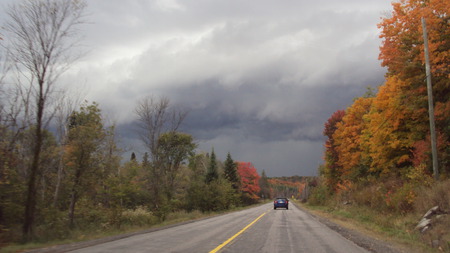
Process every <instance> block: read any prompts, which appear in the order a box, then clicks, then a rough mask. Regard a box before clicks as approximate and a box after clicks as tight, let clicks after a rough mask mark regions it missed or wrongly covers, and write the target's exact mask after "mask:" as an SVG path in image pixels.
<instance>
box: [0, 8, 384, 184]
mask: <svg viewBox="0 0 450 253" xmlns="http://www.w3.org/2000/svg"><path fill="white" fill-rule="evenodd" d="M0 2H3V3H8V2H14V1H12V0H0ZM87 2H88V7H87V12H88V14H89V15H88V20H89V21H90V24H88V25H85V26H83V29H82V30H81V32H82V33H83V34H84V36H85V39H84V40H83V44H84V45H85V47H86V48H88V49H89V53H88V54H87V55H86V56H85V57H83V58H82V59H81V60H80V61H78V62H77V64H75V65H74V66H73V67H72V69H71V70H70V71H69V72H67V73H66V75H65V76H64V77H63V78H62V82H64V83H66V84H70V85H76V86H80V87H84V88H82V90H83V93H84V94H85V95H86V97H87V99H88V100H89V101H96V102H98V103H99V104H100V106H101V108H102V110H103V112H104V113H105V115H106V116H107V117H108V118H109V119H110V120H111V121H114V122H115V123H116V124H117V126H118V131H119V135H120V136H121V138H122V141H121V143H122V145H123V146H124V147H127V148H129V149H130V150H132V151H134V152H136V153H137V155H138V157H139V156H141V155H142V153H143V150H142V145H141V144H140V141H139V139H138V136H137V134H135V132H134V130H135V129H134V127H133V121H135V120H136V116H135V114H134V113H133V110H134V107H135V106H136V102H137V101H138V100H139V99H140V98H142V97H144V96H147V95H154V96H166V97H168V98H170V100H171V102H172V104H176V105H180V106H183V107H185V108H186V109H188V110H189V111H190V112H189V115H188V117H187V119H186V121H185V124H184V126H183V129H182V130H183V131H184V132H187V133H190V134H192V135H193V136H194V137H195V139H196V141H197V142H198V144H199V151H206V152H209V151H210V150H211V148H214V150H215V152H216V155H217V156H218V158H219V159H221V160H224V159H225V158H226V154H227V152H230V153H231V155H232V157H233V159H234V160H237V161H246V162H252V163H253V164H254V166H255V167H256V168H257V169H258V171H259V172H260V173H261V171H262V170H265V171H266V174H267V175H268V176H292V175H301V176H311V175H316V174H317V168H318V166H319V165H320V164H321V163H323V161H322V157H323V149H324V148H323V144H324V137H323V135H322V131H323V125H324V123H325V121H326V120H327V119H328V118H329V117H330V115H331V114H332V113H333V112H334V111H336V110H339V109H345V108H346V107H347V106H349V105H350V104H351V103H352V101H353V98H355V97H358V96H361V95H363V94H364V93H365V91H366V87H367V86H369V85H370V86H372V87H377V86H379V85H380V84H381V83H382V82H383V80H384V73H385V69H383V68H382V67H381V66H380V62H379V61H378V52H379V46H380V43H381V40H380V39H379V38H378V34H379V30H378V29H377V23H379V22H380V17H382V16H384V15H386V13H388V12H390V11H391V0H339V1H337V0H315V1H311V0H308V1H305V0H295V1H294V0H285V1H274V0H259V1H248V0H126V1H124V0H89V1H87ZM3 6H4V5H3Z"/></svg>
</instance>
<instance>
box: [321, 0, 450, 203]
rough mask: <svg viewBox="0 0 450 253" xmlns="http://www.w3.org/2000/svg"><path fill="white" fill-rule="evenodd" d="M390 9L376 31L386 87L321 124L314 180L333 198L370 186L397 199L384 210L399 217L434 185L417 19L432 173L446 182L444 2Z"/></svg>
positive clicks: (448, 89)
mask: <svg viewBox="0 0 450 253" xmlns="http://www.w3.org/2000/svg"><path fill="white" fill-rule="evenodd" d="M392 6H393V11H392V13H390V14H388V15H387V16H386V17H384V18H382V20H381V22H380V23H379V25H378V27H379V28H380V31H381V33H380V38H381V39H382V45H381V47H380V54H379V59H380V60H381V62H382V66H384V67H386V69H387V73H386V76H385V77H386V80H385V83H384V84H383V85H381V86H380V87H378V92H374V91H373V90H372V89H368V91H367V93H366V94H365V95H364V96H362V97H360V98H357V99H355V100H354V101H353V104H352V105H351V106H349V107H348V108H347V109H346V110H338V111H336V112H335V113H333V114H332V115H331V117H330V118H329V119H328V121H327V122H326V123H325V127H324V132H323V134H324V135H325V136H326V138H327V140H326V143H325V164H324V165H323V166H322V167H321V168H320V174H321V176H322V178H323V181H324V182H323V183H324V185H326V187H327V188H328V190H329V192H330V193H332V194H334V193H339V192H348V191H352V190H353V191H354V190H355V189H357V188H361V187H362V188H364V187H366V188H367V187H368V186H370V185H374V184H375V185H378V186H379V187H378V189H379V190H380V191H381V192H382V194H384V195H386V196H388V195H395V194H397V195H398V196H397V200H398V203H395V204H394V203H392V202H390V201H388V200H386V201H385V202H384V205H385V206H386V205H387V206H389V205H391V207H392V208H397V209H399V210H400V211H405V212H406V211H408V210H411V209H412V208H413V203H414V198H415V196H416V194H415V193H414V189H415V188H416V187H418V186H427V185H428V186H429V185H431V183H432V181H433V180H432V174H433V170H432V159H431V145H430V130H429V129H430V127H429V126H430V125H429V116H428V100H427V89H426V83H425V80H426V71H425V57H424V39H423V33H422V25H421V19H422V18H425V20H426V25H427V30H428V38H429V48H430V50H429V51H430V59H431V75H432V82H433V96H434V102H435V103H434V106H435V118H436V132H437V136H438V137H437V149H438V161H439V166H438V169H439V174H440V179H441V180H443V179H447V178H448V177H449V176H450V148H449V147H450V145H449V144H450V128H449V126H450V96H449V94H450V68H449V66H450V40H449V37H450V16H449V10H450V2H448V1H434V0H430V1H419V0H401V1H398V2H393V3H392ZM375 195H376V194H375ZM386 196H382V197H380V199H387V198H388V197H386ZM368 202H369V203H370V201H368ZM388 202H389V203H388ZM394 205H396V206H394Z"/></svg>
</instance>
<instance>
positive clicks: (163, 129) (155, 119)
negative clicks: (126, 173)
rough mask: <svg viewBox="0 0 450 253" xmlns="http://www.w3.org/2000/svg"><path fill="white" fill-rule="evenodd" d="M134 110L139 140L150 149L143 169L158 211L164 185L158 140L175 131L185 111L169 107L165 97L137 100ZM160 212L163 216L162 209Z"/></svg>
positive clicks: (184, 116) (183, 117)
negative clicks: (148, 159) (136, 117)
mask: <svg viewBox="0 0 450 253" xmlns="http://www.w3.org/2000/svg"><path fill="white" fill-rule="evenodd" d="M135 112H136V114H137V116H138V125H139V130H140V131H139V134H140V137H141V140H142V141H143V142H144V144H145V145H146V147H147V149H148V150H149V151H150V160H151V163H148V164H147V166H149V167H148V168H145V169H147V170H148V177H149V178H148V182H149V188H150V189H149V190H150V191H151V192H152V194H153V204H154V208H155V209H156V210H157V211H159V210H160V208H161V204H162V200H161V194H162V191H163V190H164V189H165V187H166V185H163V184H164V183H162V182H161V180H160V179H161V178H162V177H163V175H164V174H165V171H164V166H163V164H161V162H162V161H161V160H162V159H161V152H160V148H159V145H160V144H161V143H160V142H158V140H159V138H160V136H161V135H162V134H163V133H168V132H173V133H174V132H176V131H177V130H178V128H179V127H180V125H181V123H182V122H183V120H184V119H185V118H186V115H187V112H186V111H183V110H181V109H175V108H171V107H170V101H169V99H168V98H166V97H160V98H159V99H155V98H154V97H146V98H144V99H142V100H140V101H139V102H138V104H137V106H136V109H135ZM161 214H162V216H161V217H162V218H163V217H164V211H162V212H161Z"/></svg>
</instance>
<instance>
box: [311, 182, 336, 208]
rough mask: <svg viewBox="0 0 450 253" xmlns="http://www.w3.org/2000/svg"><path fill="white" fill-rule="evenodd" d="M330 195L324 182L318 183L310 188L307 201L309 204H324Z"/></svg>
mask: <svg viewBox="0 0 450 253" xmlns="http://www.w3.org/2000/svg"><path fill="white" fill-rule="evenodd" d="M330 197H331V194H330V190H329V189H328V187H327V186H326V185H325V184H319V185H318V186H316V187H314V188H313V189H312V190H311V195H310V196H309V199H308V203H309V204H311V205H317V206H320V205H325V204H326V203H327V200H328V199H329V198H330Z"/></svg>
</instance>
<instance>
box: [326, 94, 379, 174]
mask: <svg viewBox="0 0 450 253" xmlns="http://www.w3.org/2000/svg"><path fill="white" fill-rule="evenodd" d="M372 101H373V98H372V97H368V98H365V97H361V98H358V99H356V100H355V101H354V102H353V105H351V106H350V107H349V108H347V110H346V112H345V115H344V117H343V118H342V121H340V122H338V123H337V125H336V127H337V129H336V131H335V132H334V134H333V139H334V142H335V146H336V152H337V156H338V160H337V165H338V166H339V167H338V169H340V171H339V175H340V177H341V180H351V181H356V180H357V179H358V178H359V177H365V176H366V175H367V173H368V171H369V168H370V165H371V158H370V156H369V152H368V148H367V146H368V144H369V143H368V142H367V141H366V139H365V138H364V136H363V131H364V130H365V129H367V116H368V114H369V112H370V110H371V107H372Z"/></svg>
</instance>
